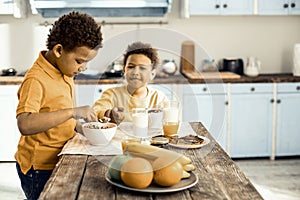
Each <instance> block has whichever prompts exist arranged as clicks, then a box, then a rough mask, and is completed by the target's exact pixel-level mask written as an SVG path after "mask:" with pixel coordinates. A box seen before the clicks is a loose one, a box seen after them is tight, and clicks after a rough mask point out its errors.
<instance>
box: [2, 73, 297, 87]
mask: <svg viewBox="0 0 300 200" xmlns="http://www.w3.org/2000/svg"><path fill="white" fill-rule="evenodd" d="M23 78H24V77H22V76H0V85H19V84H21V83H22V81H23ZM122 82H124V80H123V79H122V78H109V79H100V80H97V79H96V80H95V79H77V80H75V84H87V85H89V84H118V83H122ZM222 82H223V83H273V82H276V83H280V82H300V77H296V76H293V75H292V74H288V73H284V74H262V75H259V76H257V77H247V76H241V78H237V79H197V80H189V79H187V78H186V77H184V76H183V75H174V76H169V77H166V78H159V77H157V78H155V79H154V80H153V83H155V84H188V83H192V84H193V83H222Z"/></svg>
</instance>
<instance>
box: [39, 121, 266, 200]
mask: <svg viewBox="0 0 300 200" xmlns="http://www.w3.org/2000/svg"><path fill="white" fill-rule="evenodd" d="M190 124H191V126H192V128H193V129H194V130H195V132H196V133H197V134H199V135H202V136H205V137H208V138H209V139H210V140H211V142H210V143H209V144H208V145H206V146H204V147H201V148H198V149H188V150H186V149H178V148H174V147H169V146H166V148H168V149H172V150H174V151H179V152H180V153H182V154H184V155H186V156H188V157H190V158H191V159H192V163H193V164H194V165H195V166H196V170H194V171H193V173H194V174H196V175H197V176H198V179H199V181H198V183H197V184H196V185H195V186H193V187H190V188H188V189H185V190H182V191H177V192H171V193H169V192H168V193H164V192H162V193H143V192H135V191H131V190H127V189H123V188H119V187H117V186H114V185H111V184H110V183H109V182H107V181H106V179H105V173H106V172H107V170H108V167H107V165H106V164H104V163H108V162H109V161H110V160H111V158H112V156H89V155H62V156H61V158H60V161H59V162H58V164H57V166H56V168H55V169H54V171H53V173H52V175H51V177H50V179H49V181H48V182H47V184H46V186H45V188H44V190H43V192H42V193H41V195H40V199H84V200H86V199H101V200H102V199H109V200H111V199H157V200H158V199H164V200H165V199H180V200H181V199H212V200H218V199H237V200H240V199H251V200H254V199H263V198H262V197H261V195H260V194H259V193H258V192H257V190H256V189H255V188H254V186H253V185H252V183H251V182H250V181H249V179H247V178H246V177H245V175H244V173H243V172H242V171H241V170H240V169H239V167H238V166H237V165H236V164H235V163H234V162H233V160H232V159H231V158H230V157H229V156H228V155H227V154H226V152H225V151H224V150H223V149H222V148H221V147H220V145H219V144H218V143H216V142H215V140H214V139H213V138H212V137H211V135H210V133H209V132H208V131H207V130H206V129H205V127H204V126H203V125H202V124H201V123H199V122H192V123H190Z"/></svg>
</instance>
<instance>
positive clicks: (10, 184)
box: [0, 159, 300, 200]
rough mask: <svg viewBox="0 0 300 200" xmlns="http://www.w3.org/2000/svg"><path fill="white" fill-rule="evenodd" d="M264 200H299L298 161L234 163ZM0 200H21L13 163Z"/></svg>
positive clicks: (3, 167)
mask: <svg viewBox="0 0 300 200" xmlns="http://www.w3.org/2000/svg"><path fill="white" fill-rule="evenodd" d="M235 162H236V163H237V164H238V166H239V167H240V168H241V169H242V171H243V172H244V173H245V175H246V176H247V177H248V178H249V179H250V181H251V182H252V183H253V185H254V186H255V187H256V188H257V190H258V191H259V192H260V194H261V195H262V196H263V197H264V199H266V200H300V159H277V160H275V161H270V160H268V159H258V160H235ZM0 177H1V178H0V200H15V199H16V200H19V199H25V198H24V195H23V192H22V189H21V187H20V182H19V178H18V175H17V172H16V169H15V163H0Z"/></svg>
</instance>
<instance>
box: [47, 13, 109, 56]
mask: <svg viewBox="0 0 300 200" xmlns="http://www.w3.org/2000/svg"><path fill="white" fill-rule="evenodd" d="M49 31H50V33H49V34H48V39H47V44H46V45H47V48H48V50H52V49H53V47H54V46H55V45H56V44H61V45H62V46H63V48H64V49H65V50H66V51H72V50H74V49H75V48H76V47H81V46H87V47H90V48H91V49H99V48H101V47H102V40H103V38H102V33H101V26H100V25H98V24H97V23H96V21H95V20H94V19H93V18H92V17H91V16H89V15H87V14H85V13H80V12H78V11H72V12H70V13H68V14H65V15H63V16H61V17H60V18H59V19H58V20H57V21H55V22H54V25H53V27H52V29H50V30H49Z"/></svg>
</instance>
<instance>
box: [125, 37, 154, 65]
mask: <svg viewBox="0 0 300 200" xmlns="http://www.w3.org/2000/svg"><path fill="white" fill-rule="evenodd" d="M132 54H143V55H145V56H147V57H148V58H149V59H150V60H151V63H152V65H153V69H156V68H157V67H158V64H159V57H158V53H157V50H156V49H154V48H152V46H151V45H150V44H147V43H142V42H134V43H132V44H131V45H128V47H127V49H126V51H125V54H124V59H123V65H124V66H125V65H126V62H127V59H128V57H129V56H130V55H132Z"/></svg>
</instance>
